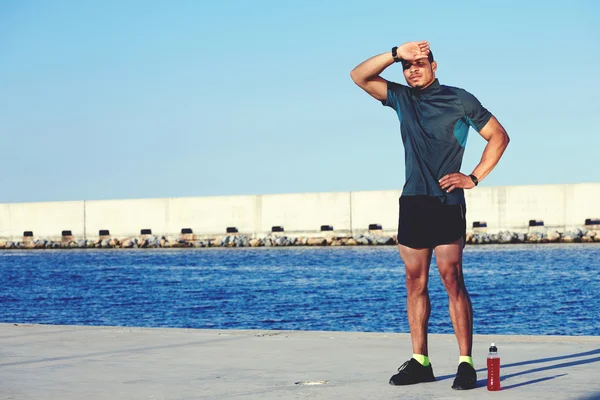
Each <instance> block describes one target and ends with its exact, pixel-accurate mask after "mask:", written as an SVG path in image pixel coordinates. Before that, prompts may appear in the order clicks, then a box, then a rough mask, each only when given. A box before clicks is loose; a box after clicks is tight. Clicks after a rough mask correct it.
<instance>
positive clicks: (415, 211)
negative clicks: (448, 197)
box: [398, 196, 467, 249]
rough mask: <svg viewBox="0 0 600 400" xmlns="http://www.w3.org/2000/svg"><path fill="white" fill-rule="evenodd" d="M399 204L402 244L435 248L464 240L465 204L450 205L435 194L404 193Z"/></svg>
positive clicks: (399, 234) (399, 237)
mask: <svg viewBox="0 0 600 400" xmlns="http://www.w3.org/2000/svg"><path fill="white" fill-rule="evenodd" d="M399 203H400V216H399V218H398V243H399V244H402V245H404V246H408V247H412V248H414V249H423V248H430V249H431V248H434V247H436V246H438V245H440V244H447V243H452V242H455V241H456V240H458V239H460V238H463V239H464V237H465V235H466V231H467V221H466V213H467V210H466V207H465V206H464V205H462V204H459V205H446V204H443V203H442V202H441V200H440V199H439V198H438V197H432V196H401V197H400V200H399ZM463 245H464V242H463Z"/></svg>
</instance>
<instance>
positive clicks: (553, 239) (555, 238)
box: [466, 227, 600, 244]
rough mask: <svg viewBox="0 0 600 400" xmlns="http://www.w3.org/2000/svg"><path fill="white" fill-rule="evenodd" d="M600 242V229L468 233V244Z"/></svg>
mask: <svg viewBox="0 0 600 400" xmlns="http://www.w3.org/2000/svg"><path fill="white" fill-rule="evenodd" d="M591 242H600V227H599V228H598V229H597V230H588V229H575V230H572V231H566V232H559V231H557V230H553V229H548V230H546V231H542V232H539V231H538V232H530V233H515V232H510V231H501V232H498V233H492V234H488V233H485V232H468V233H467V237H466V243H467V244H510V243H591Z"/></svg>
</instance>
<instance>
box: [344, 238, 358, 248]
mask: <svg viewBox="0 0 600 400" xmlns="http://www.w3.org/2000/svg"><path fill="white" fill-rule="evenodd" d="M346 244H347V245H348V246H357V245H358V241H357V240H356V239H354V238H353V237H351V238H350V239H348V241H347V242H346Z"/></svg>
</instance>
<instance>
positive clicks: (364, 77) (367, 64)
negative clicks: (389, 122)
mask: <svg viewBox="0 0 600 400" xmlns="http://www.w3.org/2000/svg"><path fill="white" fill-rule="evenodd" d="M428 54H429V43H428V42H427V41H421V42H407V43H404V44H403V45H402V46H399V47H398V49H397V53H396V57H397V59H402V60H407V61H414V60H419V59H422V58H427V55H428ZM394 62H395V60H394V57H393V56H392V52H391V51H388V52H386V53H382V54H379V55H377V56H374V57H371V58H369V59H368V60H366V61H363V62H362V63H360V64H359V65H357V66H356V67H355V68H354V69H353V70H352V72H350V76H351V77H352V80H353V81H354V83H356V84H357V85H358V86H360V87H361V88H362V89H363V90H364V91H365V92H367V93H369V94H370V95H371V96H373V97H374V98H376V99H377V100H379V101H385V100H386V99H387V82H386V80H385V79H383V78H382V77H380V76H379V75H381V73H382V72H383V71H384V70H385V69H386V68H387V67H389V66H390V65H392V64H393V63H394Z"/></svg>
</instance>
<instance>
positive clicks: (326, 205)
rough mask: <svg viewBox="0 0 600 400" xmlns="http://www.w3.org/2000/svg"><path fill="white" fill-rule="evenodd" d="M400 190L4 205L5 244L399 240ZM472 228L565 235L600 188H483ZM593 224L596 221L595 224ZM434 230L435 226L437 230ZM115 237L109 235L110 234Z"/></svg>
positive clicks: (596, 202) (596, 214)
mask: <svg viewBox="0 0 600 400" xmlns="http://www.w3.org/2000/svg"><path fill="white" fill-rule="evenodd" d="M400 195H401V191H399V190H398V191H361V192H332V193H297V194H277V195H248V196H210V197H186V198H165V199H134V200H102V201H70V202H47V203H8V204H0V238H1V239H4V240H13V241H22V240H23V238H24V236H27V235H29V236H30V237H32V238H44V239H46V240H55V241H60V240H62V239H64V237H65V236H67V237H69V238H70V239H72V240H82V239H84V240H85V239H88V240H96V239H98V238H100V237H101V230H104V231H108V232H104V236H111V237H115V238H131V237H139V236H140V234H142V231H143V230H144V231H143V232H144V233H145V234H146V235H147V234H151V235H159V236H165V237H169V236H171V237H179V236H180V235H181V233H182V230H183V229H185V230H186V232H188V233H190V232H191V233H193V235H194V237H195V238H197V239H199V240H200V239H209V238H215V237H217V236H219V235H224V234H226V233H237V234H240V235H243V236H245V237H248V238H259V237H265V236H266V235H269V234H270V233H271V232H279V234H285V235H289V236H296V237H298V236H302V237H306V238H310V237H319V236H323V231H325V232H331V233H333V232H335V233H337V234H345V235H358V234H361V233H365V232H367V231H369V228H370V227H371V230H376V231H379V232H383V233H385V234H388V235H393V233H395V231H396V228H397V221H398V197H399V196H400ZM466 199H467V226H468V228H469V229H470V228H471V227H472V226H473V224H474V223H475V224H476V225H479V226H482V228H476V229H474V230H475V231H476V232H478V231H479V232H481V231H485V232H488V233H499V232H502V231H511V232H517V233H527V232H529V231H531V229H532V227H531V225H532V221H534V222H535V223H534V224H533V226H538V227H541V226H543V227H544V228H546V229H552V230H556V231H559V232H565V231H569V230H575V229H577V228H584V226H585V225H586V220H590V219H591V220H592V221H593V220H594V219H598V218H600V183H581V184H568V185H536V186H499V187H479V188H476V189H474V190H470V191H466ZM588 222H589V221H588ZM434 228H435V227H432V229H434ZM107 234H108V235H107Z"/></svg>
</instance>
